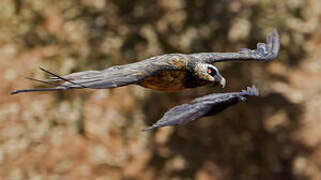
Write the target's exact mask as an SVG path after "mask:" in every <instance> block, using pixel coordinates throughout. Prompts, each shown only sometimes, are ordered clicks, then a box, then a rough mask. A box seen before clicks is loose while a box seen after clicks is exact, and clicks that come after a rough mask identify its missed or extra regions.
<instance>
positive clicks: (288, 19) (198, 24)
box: [0, 0, 321, 180]
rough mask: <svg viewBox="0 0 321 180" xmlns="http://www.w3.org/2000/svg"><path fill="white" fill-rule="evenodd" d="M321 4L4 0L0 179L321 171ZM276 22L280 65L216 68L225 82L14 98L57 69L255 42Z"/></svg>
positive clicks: (289, 0)
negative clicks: (236, 96)
mask: <svg viewBox="0 0 321 180" xmlns="http://www.w3.org/2000/svg"><path fill="white" fill-rule="evenodd" d="M320 22H321V1H320V0H285V1H279V0H264V1H260V0H217V1H212V0H188V1H183V0H159V1H152V0H150V1H145V0H137V1H132V0H115V1H111V0H106V1H105V0H80V1H78V0H34V1H31V0H30V1H23V0H1V1H0V81H1V83H0V177H1V179H13V180H16V179H17V180H18V179H34V180H42V179H101V180H102V179H106V180H141V179H143V180H144V179H161V180H183V179H197V180H210V179H217V180H223V179H241V180H246V179H319V178H320V177H321V111H320V108H321V71H320V70H321V60H320V59H319V57H320V56H321V31H320V29H321V24H320ZM273 28H277V29H278V30H279V32H280V36H281V45H282V49H281V52H280V56H279V58H278V59H276V60H275V61H273V62H271V63H258V62H248V63H220V64H217V65H218V66H219V68H220V69H221V71H222V74H223V75H224V76H225V77H226V78H227V81H228V82H227V83H228V85H227V88H226V89H224V90H222V89H216V90H213V88H211V87H203V88H198V89H194V90H187V91H183V92H179V93H164V92H154V91H151V90H147V89H143V88H140V87H137V86H129V87H123V88H118V89H113V90H77V91H67V92H63V93H61V92H60V93H53V92H49V93H30V94H21V95H15V96H10V95H9V93H10V91H12V90H14V89H17V88H31V87H39V84H37V83H33V82H30V81H28V80H26V79H24V77H25V76H31V77H35V78H45V77H46V75H45V74H44V73H43V72H41V71H40V70H39V69H38V67H39V66H41V67H45V68H47V69H49V70H51V71H53V72H56V73H59V74H68V73H71V72H75V71H81V70H89V69H104V68H107V67H109V66H111V65H116V64H125V63H130V62H135V61H139V60H142V59H145V58H148V57H150V56H154V55H159V54H164V53H172V52H181V53H195V52H204V51H238V50H239V49H240V48H241V47H250V48H255V44H256V43H257V42H258V41H265V37H266V35H267V34H268V33H269V32H271V31H272V29H273ZM252 84H255V85H256V86H257V87H258V88H259V89H260V91H261V96H260V97H258V98H250V99H249V102H248V103H247V104H245V103H243V104H240V105H237V106H235V107H233V108H230V109H228V110H226V111H224V112H223V113H221V114H220V115H218V116H215V117H209V118H202V119H200V120H198V121H195V122H193V123H191V124H188V125H186V126H181V127H176V128H161V129H158V130H155V131H152V132H150V133H142V132H141V131H140V130H141V129H142V128H143V127H146V126H147V125H150V124H152V123H153V122H156V121H157V120H158V119H159V118H160V117H161V116H162V114H163V113H164V112H166V110H168V109H169V108H171V107H173V106H175V105H178V104H180V103H184V102H189V101H191V100H192V99H193V98H195V97H198V96H201V95H205V94H207V93H210V92H216V91H220V92H222V91H239V90H240V89H242V88H245V87H246V86H248V85H252Z"/></svg>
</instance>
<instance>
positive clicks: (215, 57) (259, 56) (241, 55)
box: [191, 29, 280, 64]
mask: <svg viewBox="0 0 321 180" xmlns="http://www.w3.org/2000/svg"><path fill="white" fill-rule="evenodd" d="M266 41H267V42H266V43H261V42H259V43H257V48H256V49H254V50H251V49H247V48H242V49H241V50H240V51H239V52H225V53H195V54H191V55H192V56H194V57H196V58H198V59H200V61H203V62H206V63H210V64H213V63H216V62H223V61H250V60H254V61H271V60H273V59H275V58H277V57H278V55H279V52H280V37H279V33H278V31H277V30H276V29H274V30H273V31H272V32H271V34H270V35H268V36H267V39H266Z"/></svg>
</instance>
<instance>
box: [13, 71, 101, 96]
mask: <svg viewBox="0 0 321 180" xmlns="http://www.w3.org/2000/svg"><path fill="white" fill-rule="evenodd" d="M40 70H42V71H44V72H46V73H48V74H50V75H51V77H50V78H49V79H46V80H39V79H34V78H27V79H29V80H32V81H37V82H40V83H43V84H47V85H51V86H55V87H53V88H35V89H20V90H15V91H13V92H11V93H10V94H12V95H13V94H18V93H25V92H39V91H61V90H67V89H75V88H91V87H90V86H89V85H90V84H91V83H92V82H95V81H98V80H101V79H102V78H103V76H102V74H101V72H100V71H83V72H76V73H72V74H68V75H65V76H59V75H57V74H54V73H52V72H50V71H48V70H46V69H44V68H40Z"/></svg>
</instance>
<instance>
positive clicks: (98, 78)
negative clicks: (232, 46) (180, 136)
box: [11, 30, 280, 94]
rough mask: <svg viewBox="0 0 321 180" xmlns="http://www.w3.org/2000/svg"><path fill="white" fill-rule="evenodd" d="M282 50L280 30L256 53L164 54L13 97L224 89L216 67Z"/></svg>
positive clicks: (63, 79) (54, 81)
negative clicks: (128, 88)
mask: <svg viewBox="0 0 321 180" xmlns="http://www.w3.org/2000/svg"><path fill="white" fill-rule="evenodd" d="M279 50H280V39H279V34H278V32H277V30H273V31H272V32H271V34H270V35H268V36H267V42H266V43H258V44H257V48H256V49H254V50H251V49H247V48H243V49H241V50H240V51H239V52H220V53H217V52H214V53H212V52H208V53H195V54H179V53H174V54H165V55H161V56H155V57H151V58H148V59H146V60H143V61H139V62H135V63H131V64H125V65H118V66H112V67H109V68H107V69H105V70H101V71H83V72H76V73H72V74H69V75H64V76H59V75H56V74H54V73H52V72H49V71H47V70H45V69H43V68H40V69H41V70H43V71H44V72H46V73H48V74H50V75H51V76H52V77H50V78H49V79H47V80H38V79H33V78H29V79H31V80H34V81H39V82H42V83H46V84H48V85H54V86H55V87H53V88H36V89H21V90H15V91H13V92H11V94H18V93H25V92H34V91H60V90H67V89H81V88H89V89H110V88H117V87H121V86H127V85H130V84H136V85H140V86H142V87H145V88H149V89H154V90H160V91H179V90H183V89H186V88H195V87H199V86H203V85H208V84H214V85H215V86H216V85H220V86H222V87H224V86H225V84H226V80H225V78H224V77H223V76H222V75H221V74H220V72H219V70H218V69H217V68H216V67H215V66H214V65H213V64H214V63H216V62H225V61H248V60H254V61H270V60H273V59H275V58H276V57H277V56H278V54H279Z"/></svg>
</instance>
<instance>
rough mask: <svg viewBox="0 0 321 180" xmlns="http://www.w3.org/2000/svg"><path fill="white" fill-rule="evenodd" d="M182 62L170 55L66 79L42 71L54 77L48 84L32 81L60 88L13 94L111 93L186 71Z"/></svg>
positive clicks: (29, 90) (16, 91)
mask: <svg viewBox="0 0 321 180" xmlns="http://www.w3.org/2000/svg"><path fill="white" fill-rule="evenodd" d="M182 59H183V60H184V55H180V54H167V55H163V56H155V57H151V58H149V59H146V60H144V61H140V62H136V63H131V64H125V65H119V66H112V67H110V68H107V69H105V70H102V71H83V72H76V73H72V74H69V75H64V76H59V75H56V74H54V73H52V72H50V71H47V70H45V69H43V68H40V69H41V70H42V71H44V72H46V73H48V74H50V75H51V76H52V77H50V78H49V79H47V80H37V79H33V78H29V79H31V80H34V81H38V82H42V83H45V84H49V85H55V86H56V87H53V88H36V89H21V90H15V91H13V92H12V93H11V94H18V93H23V92H33V91H58V90H66V89H75V88H90V89H109V88H116V87H121V86H126V85H129V84H135V83H139V82H141V81H143V80H144V79H145V78H147V77H150V76H152V75H153V74H155V73H157V72H160V71H174V70H182V69H184V68H186V67H185V65H182V66H179V65H181V63H179V62H180V60H182ZM183 60H182V61H183ZM175 63H176V64H175Z"/></svg>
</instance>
